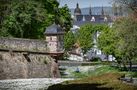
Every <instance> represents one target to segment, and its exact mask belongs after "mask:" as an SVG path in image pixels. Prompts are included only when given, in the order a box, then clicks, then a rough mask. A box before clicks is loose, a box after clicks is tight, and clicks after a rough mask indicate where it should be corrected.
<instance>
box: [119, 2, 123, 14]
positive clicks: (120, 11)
mask: <svg viewBox="0 0 137 90" xmlns="http://www.w3.org/2000/svg"><path fill="white" fill-rule="evenodd" d="M119 16H123V8H122V6H121V5H119Z"/></svg>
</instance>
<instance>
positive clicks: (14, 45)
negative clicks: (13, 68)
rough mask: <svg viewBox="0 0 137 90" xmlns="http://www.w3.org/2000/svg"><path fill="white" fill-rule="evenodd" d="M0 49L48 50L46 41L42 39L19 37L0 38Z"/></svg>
mask: <svg viewBox="0 0 137 90" xmlns="http://www.w3.org/2000/svg"><path fill="white" fill-rule="evenodd" d="M0 49H11V50H12V49H13V50H23V51H25V50H26V51H40V52H46V51H48V49H47V43H46V41H44V40H35V39H19V38H0Z"/></svg>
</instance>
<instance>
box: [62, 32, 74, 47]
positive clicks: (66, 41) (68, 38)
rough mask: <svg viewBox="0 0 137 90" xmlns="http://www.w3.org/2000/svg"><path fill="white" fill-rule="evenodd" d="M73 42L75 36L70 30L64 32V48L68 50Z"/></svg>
mask: <svg viewBox="0 0 137 90" xmlns="http://www.w3.org/2000/svg"><path fill="white" fill-rule="evenodd" d="M74 43H75V36H74V34H73V33H72V31H69V32H67V33H66V34H65V36H64V47H65V50H70V49H71V48H72V46H73V45H74Z"/></svg>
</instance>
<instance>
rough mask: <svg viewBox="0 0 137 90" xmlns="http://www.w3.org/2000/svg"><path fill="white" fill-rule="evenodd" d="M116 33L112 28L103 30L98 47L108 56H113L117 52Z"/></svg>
mask: <svg viewBox="0 0 137 90" xmlns="http://www.w3.org/2000/svg"><path fill="white" fill-rule="evenodd" d="M114 35H115V34H114V31H113V30H111V29H110V28H106V29H104V30H102V32H101V34H100V36H99V38H98V47H99V48H100V49H101V50H102V51H103V52H104V53H106V54H113V53H114V50H115V36H114Z"/></svg>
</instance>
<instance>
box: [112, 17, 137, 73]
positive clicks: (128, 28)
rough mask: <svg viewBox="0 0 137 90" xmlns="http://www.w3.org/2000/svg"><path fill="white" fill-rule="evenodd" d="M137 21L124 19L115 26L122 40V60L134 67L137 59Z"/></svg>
mask: <svg viewBox="0 0 137 90" xmlns="http://www.w3.org/2000/svg"><path fill="white" fill-rule="evenodd" d="M136 28H137V21H136V20H134V19H133V18H122V19H120V20H118V21H116V23H115V24H114V29H116V30H117V35H118V36H119V38H120V39H121V42H120V45H119V47H121V48H120V49H121V51H122V52H123V53H122V58H123V59H125V60H126V61H127V62H128V63H129V64H130V70H131V67H132V61H135V60H136V59H137V56H136V54H137V48H136V45H137V41H136V40H137V30H136Z"/></svg>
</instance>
